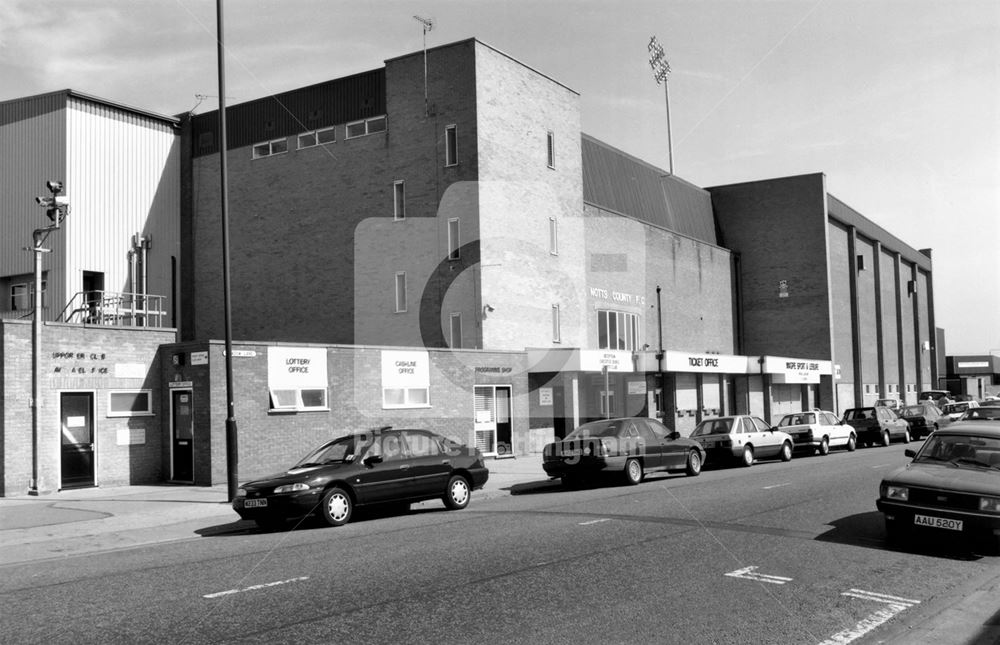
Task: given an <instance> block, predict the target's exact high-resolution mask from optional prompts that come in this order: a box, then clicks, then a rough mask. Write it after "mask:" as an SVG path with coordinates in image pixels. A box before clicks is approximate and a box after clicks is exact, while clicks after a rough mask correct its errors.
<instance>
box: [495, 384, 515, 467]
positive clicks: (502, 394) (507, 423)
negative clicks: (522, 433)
mask: <svg viewBox="0 0 1000 645" xmlns="http://www.w3.org/2000/svg"><path fill="white" fill-rule="evenodd" d="M494 400H495V401H496V414H497V454H500V455H509V454H511V453H512V452H513V445H514V443H513V435H512V433H513V428H512V425H513V424H512V422H511V401H510V388H509V387H501V386H497V388H496V392H495V399H494Z"/></svg>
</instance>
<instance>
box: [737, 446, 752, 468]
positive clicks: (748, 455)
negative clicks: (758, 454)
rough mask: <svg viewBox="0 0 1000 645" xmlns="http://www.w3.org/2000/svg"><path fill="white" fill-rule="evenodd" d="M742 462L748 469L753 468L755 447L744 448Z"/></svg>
mask: <svg viewBox="0 0 1000 645" xmlns="http://www.w3.org/2000/svg"><path fill="white" fill-rule="evenodd" d="M740 461H741V463H742V464H743V465H744V466H746V467H748V468H749V467H750V466H753V446H743V457H742V458H741V460H740Z"/></svg>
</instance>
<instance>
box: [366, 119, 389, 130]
mask: <svg viewBox="0 0 1000 645" xmlns="http://www.w3.org/2000/svg"><path fill="white" fill-rule="evenodd" d="M365 125H366V126H367V129H368V134H374V133H376V132H385V116H377V117H374V118H371V119H368V120H367V121H365Z"/></svg>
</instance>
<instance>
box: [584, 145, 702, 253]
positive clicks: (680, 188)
mask: <svg viewBox="0 0 1000 645" xmlns="http://www.w3.org/2000/svg"><path fill="white" fill-rule="evenodd" d="M581 139H582V149H583V201H584V202H587V203H589V204H593V205H594V206H598V207H600V208H603V209H606V210H611V211H615V212H618V213H621V214H623V215H627V216H629V217H634V218H636V219H638V220H642V221H644V222H649V223H650V224H653V225H655V226H659V227H662V228H665V229H669V230H671V231H675V232H677V233H680V234H682V235H686V236H688V237H692V238H694V239H696V240H700V241H702V242H707V243H709V244H715V245H718V242H717V241H716V235H715V218H714V215H713V213H712V198H711V195H709V193H708V191H707V190H704V189H702V188H698V187H697V186H695V185H693V184H690V183H688V182H686V181H684V180H683V179H680V178H678V177H677V176H676V175H671V174H669V173H668V172H667V171H665V170H663V169H661V168H657V167H656V166H653V165H651V164H648V163H646V162H644V161H642V160H640V159H637V158H635V157H633V156H631V155H629V154H627V153H625V152H622V151H621V150H618V149H617V148H613V147H612V146H609V145H608V144H606V143H604V142H602V141H598V140H597V139H595V138H593V137H591V136H589V135H586V134H583V135H581Z"/></svg>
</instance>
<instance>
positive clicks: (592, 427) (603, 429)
mask: <svg viewBox="0 0 1000 645" xmlns="http://www.w3.org/2000/svg"><path fill="white" fill-rule="evenodd" d="M620 430H621V424H618V423H609V422H607V421H595V422H592V423H585V424H583V425H582V426H580V427H579V428H577V429H576V430H574V431H573V432H571V433H569V434H568V435H566V438H567V439H579V438H581V437H617V436H618V432H619V431H620Z"/></svg>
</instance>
